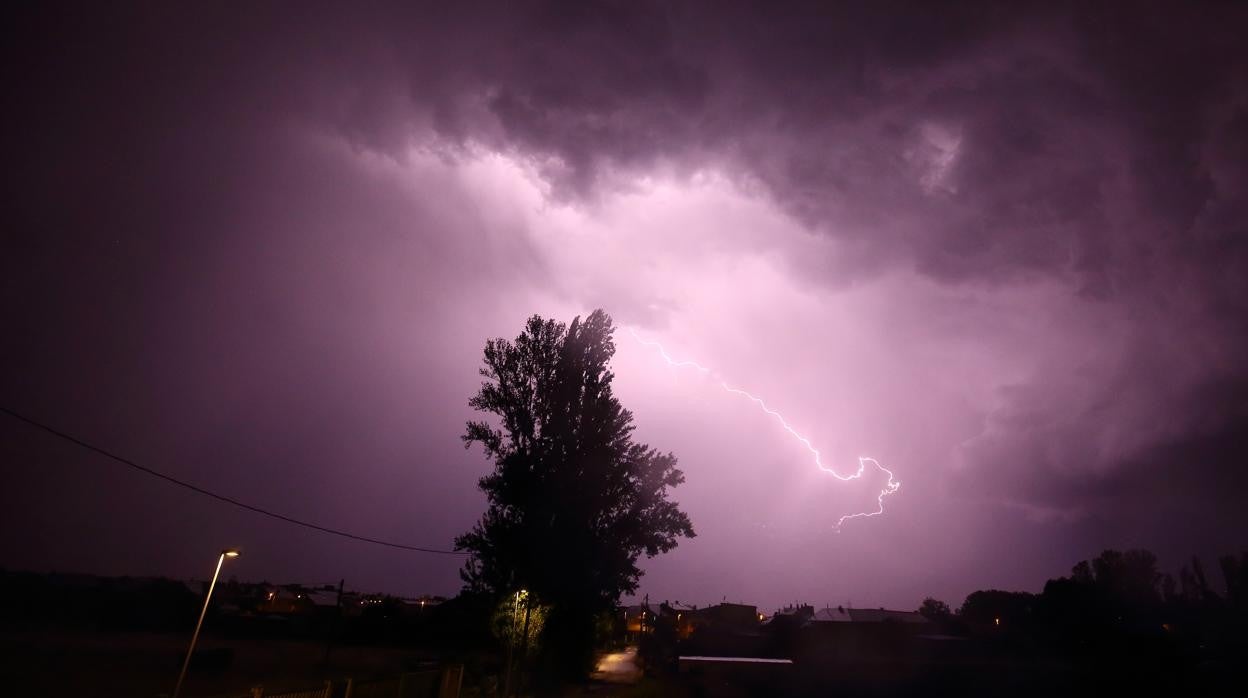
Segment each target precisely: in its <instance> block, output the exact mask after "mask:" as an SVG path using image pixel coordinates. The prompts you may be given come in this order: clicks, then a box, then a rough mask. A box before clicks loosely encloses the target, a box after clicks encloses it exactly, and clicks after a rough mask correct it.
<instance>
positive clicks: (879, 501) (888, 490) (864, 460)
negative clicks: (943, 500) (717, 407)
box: [628, 327, 901, 531]
mask: <svg viewBox="0 0 1248 698" xmlns="http://www.w3.org/2000/svg"><path fill="white" fill-rule="evenodd" d="M628 333H629V334H630V335H632V337H633V339H635V340H637V342H638V343H639V344H641V345H642V346H646V347H651V348H653V349H655V350H656V351H657V352H658V354H659V356H660V357H662V358H663V360H664V361H666V362H667V365H669V366H672V367H673V368H692V369H694V370H696V371H698V372H699V373H702V374H706V375H711V376H712V377H713V378H715V380H716V381H717V382H718V383H719V387H721V388H723V390H724V392H727V393H730V394H732V395H738V396H740V397H743V398H745V399H747V400H749V401H750V402H752V403H754V404H755V405H756V406H757V407H758V408H759V409H760V410H762V411H763V413H764V414H766V415H768V416H770V417H772V418H774V419H775V420H776V422H778V423H779V424H780V426H781V427H782V428H783V429H784V430H785V431H786V432H788V433H789V435H790V436H792V437H793V438H794V439H796V440H797V442H798V443H800V444H801V445H802V446H803V447H805V448H806V450H807V451H809V452H810V454H811V456H812V457H813V458H814V463H815V467H817V468H819V469H820V470H822V471H823V472H825V473H828V474H829V475H831V476H832V477H834V478H836V479H837V480H840V481H842V482H848V481H850V480H858V479H861V478H862V476H863V474H864V473H866V471H867V464H870V465H871V466H872V467H873V468H875V469H878V470H880V471H881V472H883V473H884V474H885V475H887V476H888V482H886V483H885V484H884V487H883V488H881V489H880V493H879V494H878V495H877V496H876V498H875V501H876V505H877V506H876V508H875V510H874V511H860V512H856V513H853V514H845V515H844V516H842V517H841V518H840V519H837V522H836V529H837V530H838V531H839V530H840V528H841V524H843V523H845V522H846V521H848V520H850V519H858V518H867V517H871V516H879V515H880V514H883V513H884V498H885V497H887V496H888V495H890V494H892V493H894V492H896V491H897V490H898V489H899V488H900V487H901V483H900V482H899V481H898V480H897V479H896V477H894V476H893V471H891V470H889V469H888V468H885V467H884V466H882V465H880V463H879V461H877V460H875V459H874V458H869V457H867V456H861V457H859V458H858V469H857V470H855V471H854V472H853V474H850V475H842V474H840V473H838V472H837V471H836V470H834V469H832V468H829V467H828V466H826V465H824V464H823V459H822V458H821V457H820V455H819V449H817V448H815V446H814V444H812V443H811V442H810V439H808V438H806V437H805V436H802V435H801V434H800V433H798V431H797V430H796V429H794V428H793V426H792V425H791V424H789V422H788V420H786V419H785V418H784V415H782V414H780V413H779V412H777V411H776V410H774V409H772V408H771V407H769V406H768V405H767V403H766V402H764V401H763V399H762V398H760V397H758V396H757V395H753V394H751V393H749V392H747V391H744V390H741V389H740V388H734V387H733V386H731V385H728V383H727V382H726V381H723V380H720V379H719V378H718V377H715V376H713V372H712V371H711V369H709V368H707V367H705V366H703V365H701V364H699V363H698V362H696V361H677V360H676V359H674V358H672V357H671V355H669V354H668V353H667V350H666V349H664V348H663V345H662V344H659V343H658V342H656V341H654V340H649V339H642V337H641V336H640V335H639V334H637V331H636V330H634V329H633V328H631V327H630V328H628Z"/></svg>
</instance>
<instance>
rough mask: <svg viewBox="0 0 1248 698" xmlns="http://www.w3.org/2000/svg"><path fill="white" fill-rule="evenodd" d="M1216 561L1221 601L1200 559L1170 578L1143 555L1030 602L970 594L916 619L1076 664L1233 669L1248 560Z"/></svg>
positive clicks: (931, 602)
mask: <svg viewBox="0 0 1248 698" xmlns="http://www.w3.org/2000/svg"><path fill="white" fill-rule="evenodd" d="M1218 562H1219V568H1220V572H1221V575H1220V576H1221V577H1222V581H1223V584H1224V586H1223V589H1224V591H1223V592H1222V593H1219V592H1218V591H1217V590H1215V588H1214V585H1213V583H1212V582H1211V581H1210V579H1209V575H1208V574H1207V572H1206V570H1205V568H1204V565H1203V564H1202V563H1201V561H1200V559H1199V558H1196V557H1193V558H1192V559H1191V560H1190V561H1189V562H1188V563H1187V564H1185V565H1183V566H1182V568H1181V569H1180V570H1179V573H1178V576H1177V578H1176V577H1175V576H1174V575H1171V574H1168V573H1163V572H1161V571H1160V570H1159V569H1158V567H1157V557H1156V556H1155V555H1154V554H1153V553H1151V552H1149V551H1147V550H1127V551H1125V552H1121V551H1117V550H1106V551H1104V552H1103V553H1101V554H1100V555H1099V556H1098V557H1096V558H1094V559H1092V560H1084V561H1082V562H1080V563H1078V564H1076V565H1075V566H1074V567H1073V568H1072V569H1071V573H1070V576H1067V577H1059V578H1057V579H1050V580H1049V581H1048V582H1047V583H1046V584H1045V585H1044V590H1043V591H1042V592H1041V593H1039V594H1031V593H1027V592H1010V591H999V590H984V591H976V592H974V593H972V594H970V595H969V596H967V597H966V600H965V601H964V602H963V603H962V606H961V607H960V608H958V609H957V611H956V612H952V611H951V610H950V609H949V607H948V606H947V605H946V604H944V603H943V602H940V601H938V600H936V599H931V598H929V599H926V600H925V601H924V602H923V605H922V606H921V607H920V609H919V612H920V613H922V614H923V615H925V616H927V617H928V618H929V619H930V620H932V621H933V622H934V623H935V624H936V625H937V626H938V627H939V628H941V630H942V631H944V632H947V633H950V634H953V635H988V636H992V637H996V638H999V639H1000V640H1001V641H1002V642H1003V643H1005V644H1007V645H1017V646H1018V647H1019V648H1020V649H1021V648H1031V649H1036V650H1051V651H1055V652H1059V653H1064V654H1066V655H1068V656H1070V657H1071V658H1073V659H1078V660H1087V661H1092V662H1123V661H1127V662H1131V663H1139V662H1140V661H1141V660H1144V659H1147V658H1149V657H1153V658H1156V659H1159V660H1164V661H1165V662H1168V663H1174V662H1180V663H1186V664H1190V665H1192V666H1198V665H1201V664H1203V663H1225V662H1230V661H1238V660H1239V659H1240V658H1242V657H1245V656H1248V655H1246V654H1245V650H1248V643H1246V639H1248V552H1245V553H1241V554H1240V555H1238V556H1234V555H1227V556H1223V557H1222V558H1220V559H1219V561H1218Z"/></svg>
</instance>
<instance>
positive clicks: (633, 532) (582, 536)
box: [456, 310, 694, 675]
mask: <svg viewBox="0 0 1248 698" xmlns="http://www.w3.org/2000/svg"><path fill="white" fill-rule="evenodd" d="M613 331H614V328H613V326H612V324H611V318H610V317H608V316H607V314H606V313H604V312H602V311H601V310H596V311H594V312H593V313H592V314H591V315H590V316H589V317H588V318H586V319H585V320H584V321H583V322H582V321H581V320H580V318H577V319H575V320H573V321H572V324H571V325H567V326H565V325H563V324H562V323H559V322H555V321H553V320H544V319H542V318H541V317H538V316H533V317H532V318H530V319H529V321H528V323H527V324H526V326H525V330H524V332H523V333H522V334H520V336H518V337H517V338H516V339H515V341H514V342H509V341H507V340H505V339H501V338H500V339H494V340H490V341H488V342H486V345H485V366H484V367H483V368H482V369H481V375H482V376H484V377H485V379H486V380H485V382H484V383H482V385H481V388H480V390H479V391H478V392H477V394H476V395H475V396H473V398H472V399H471V400H470V401H469V404H470V405H472V407H474V408H476V409H477V410H479V411H481V412H486V413H489V414H492V415H494V416H496V417H497V418H498V422H499V426H498V427H495V426H493V425H491V424H490V423H487V422H485V421H473V422H469V423H468V429H467V433H466V434H465V435H464V437H463V439H464V442H465V446H470V445H472V444H473V443H479V444H481V445H482V446H484V447H485V450H486V453H487V454H488V455H489V456H490V457H491V458H492V459H493V461H494V470H493V471H492V472H491V473H490V474H488V475H486V476H485V477H483V478H481V481H480V487H481V489H482V491H484V492H485V494H486V497H487V499H488V501H489V506H488V508H487V509H486V512H485V514H484V515H483V516H482V517H481V520H480V521H479V522H478V523H477V524H476V526H475V527H474V528H473V530H472V531H470V532H469V533H466V534H464V535H462V536H460V537H458V538H457V539H456V546H457V547H458V548H459V549H461V550H467V551H469V552H470V553H471V558H470V559H469V561H468V563H467V564H466V565H465V567H464V570H463V572H462V576H463V578H464V581H465V582H466V583H467V584H468V585H469V587H470V588H475V589H485V590H489V591H491V592H493V593H495V594H499V595H501V594H504V593H509V592H512V591H514V590H517V589H521V588H523V589H527V590H528V591H529V592H530V593H531V594H532V595H533V597H534V599H535V602H537V603H541V604H547V605H549V606H550V607H551V608H550V613H549V615H548V616H547V618H546V626H545V627H546V632H545V637H544V638H543V640H544V641H543V647H544V648H545V649H546V650H547V651H548V658H551V659H554V660H556V661H557V662H558V664H559V665H560V668H561V669H563V670H564V671H566V672H568V673H571V674H573V675H582V674H584V673H585V672H586V671H587V670H588V669H589V668H590V662H591V660H592V652H593V644H594V618H595V616H596V614H598V613H601V612H603V611H607V610H610V609H612V608H614V604H615V603H616V601H617V600H618V599H619V597H620V595H621V594H624V593H629V592H632V591H634V590H636V588H637V581H638V578H639V577H640V576H641V575H642V571H641V569H640V568H638V567H637V564H636V563H637V558H638V557H639V556H640V555H641V554H642V553H645V554H646V555H647V556H648V557H652V556H654V555H658V554H659V553H664V552H667V551H669V550H671V549H672V548H673V547H675V546H676V543H677V539H678V538H679V537H681V536H684V537H692V536H693V535H694V532H693V527H692V525H691V524H690V522H689V517H688V516H686V515H685V514H684V513H683V512H682V511H680V509H679V508H678V507H677V505H676V503H675V502H672V501H669V500H668V498H667V495H668V489H669V488H672V487H675V486H676V485H679V484H680V483H681V482H683V481H684V476H683V474H682V473H681V471H680V470H678V469H677V468H676V458H675V457H674V456H673V455H672V454H671V453H666V454H664V453H660V452H658V451H656V450H655V449H652V448H650V447H649V446H646V445H644V444H638V443H634V442H633V440H632V431H633V415H632V413H630V412H629V411H628V410H626V409H624V408H623V407H622V406H621V405H620V402H619V400H617V399H616V398H615V396H614V394H613V393H612V390H611V381H612V378H613V374H612V373H611V371H610V370H609V369H608V364H609V363H610V361H611V358H612V356H613V355H614V354H615V345H614V344H613V343H612V334H613Z"/></svg>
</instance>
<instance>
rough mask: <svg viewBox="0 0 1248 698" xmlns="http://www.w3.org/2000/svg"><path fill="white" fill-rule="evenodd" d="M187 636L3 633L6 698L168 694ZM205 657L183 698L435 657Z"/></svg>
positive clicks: (247, 650)
mask: <svg viewBox="0 0 1248 698" xmlns="http://www.w3.org/2000/svg"><path fill="white" fill-rule="evenodd" d="M189 639H190V638H189V633H186V634H170V633H148V632H105V631H91V630H25V631H21V632H13V631H7V632H6V631H4V630H3V629H0V676H2V677H3V686H0V695H4V696H9V695H12V696H23V697H27V696H30V697H34V696H48V697H58V698H59V697H60V696H73V697H74V698H91V697H99V698H111V697H113V696H118V697H120V696H126V697H127V698H129V697H133V698H156V696H159V695H160V694H162V693H171V692H172V691H173V685H174V683H175V682H176V680H177V677H178V670H179V669H180V668H181V662H182V659H183V657H184V656H185V654H184V653H185V652H186V644H187V641H188V640H189ZM200 648H201V649H202V650H203V651H204V652H203V654H202V655H201V656H202V658H203V659H202V660H201V661H200V665H199V666H195V667H193V669H192V672H191V674H190V675H189V676H188V678H187V682H186V684H185V686H184V687H183V691H182V693H183V695H184V696H186V697H187V698H200V697H203V696H219V695H233V694H235V693H244V692H246V691H247V690H248V689H249V688H250V687H252V686H256V685H263V686H264V687H265V689H266V692H278V691H282V690H290V689H299V688H308V687H314V686H317V685H321V684H322V683H323V682H324V680H326V679H332V680H335V681H341V680H345V679H346V678H347V677H354V678H356V679H368V678H381V677H390V676H396V675H398V674H399V673H400V672H402V671H411V670H416V669H419V668H421V667H422V666H427V665H428V663H429V662H430V661H432V660H433V659H434V658H433V657H431V656H430V655H429V654H428V653H424V652H421V651H418V650H413V649H406V648H397V647H367V646H345V647H335V648H334V650H333V654H332V662H331V664H330V665H329V666H328V667H326V666H325V665H324V664H323V660H324V658H325V644H324V643H320V642H307V641H298V640H289V639H239V638H234V639H229V640H225V639H223V638H221V637H218V636H214V635H211V634H206V635H204V636H203V637H201V638H200Z"/></svg>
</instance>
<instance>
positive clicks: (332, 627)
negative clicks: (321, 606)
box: [325, 579, 347, 667]
mask: <svg viewBox="0 0 1248 698" xmlns="http://www.w3.org/2000/svg"><path fill="white" fill-rule="evenodd" d="M346 581H347V580H345V579H339V580H338V600H337V601H335V602H334V615H333V616H330V619H329V638H328V639H327V640H326V641H325V666H326V667H328V666H329V652H330V650H332V649H333V648H334V631H336V630H337V629H338V628H337V626H338V617H339V616H341V615H342V585H343V584H345V583H346Z"/></svg>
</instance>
